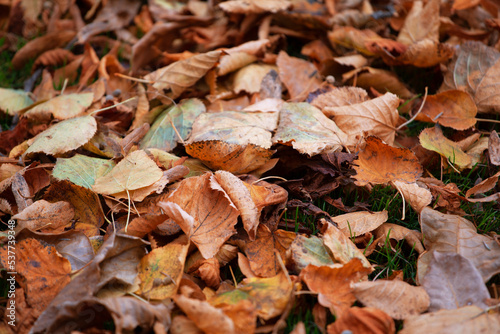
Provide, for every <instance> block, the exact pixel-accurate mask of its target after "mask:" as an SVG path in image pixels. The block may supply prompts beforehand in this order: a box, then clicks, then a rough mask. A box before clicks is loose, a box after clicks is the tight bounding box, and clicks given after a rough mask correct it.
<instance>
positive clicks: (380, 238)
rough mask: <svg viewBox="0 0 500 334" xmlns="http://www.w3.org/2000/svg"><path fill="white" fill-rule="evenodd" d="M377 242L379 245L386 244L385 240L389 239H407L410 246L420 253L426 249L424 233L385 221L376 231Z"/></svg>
mask: <svg viewBox="0 0 500 334" xmlns="http://www.w3.org/2000/svg"><path fill="white" fill-rule="evenodd" d="M374 235H375V240H376V241H374V243H375V242H377V243H378V245H379V246H381V247H382V246H384V244H385V242H386V241H387V240H388V239H389V240H391V239H392V240H397V241H400V240H403V239H404V240H405V241H406V243H407V244H408V246H410V247H411V248H414V249H415V250H416V251H417V253H418V254H422V253H423V252H424V251H425V249H424V246H423V245H422V241H421V240H422V234H421V233H420V232H419V231H416V230H410V229H408V228H406V227H404V226H401V225H397V224H391V223H384V224H382V225H381V226H380V227H379V228H377V229H376V230H375V232H374Z"/></svg>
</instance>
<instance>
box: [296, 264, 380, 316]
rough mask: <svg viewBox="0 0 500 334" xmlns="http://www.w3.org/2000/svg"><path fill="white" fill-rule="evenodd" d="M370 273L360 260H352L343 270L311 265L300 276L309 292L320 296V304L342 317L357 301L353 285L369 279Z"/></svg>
mask: <svg viewBox="0 0 500 334" xmlns="http://www.w3.org/2000/svg"><path fill="white" fill-rule="evenodd" d="M370 272H371V271H370V270H369V269H367V268H365V267H364V266H363V265H362V263H361V261H360V260H359V259H352V260H351V261H349V262H348V263H346V264H344V265H343V266H342V267H341V268H330V267H327V266H321V267H316V266H314V265H312V264H310V265H308V266H307V267H306V268H304V269H302V271H301V273H300V276H301V278H302V280H303V281H304V282H305V283H306V284H307V286H308V288H309V290H311V291H312V292H316V293H318V294H319V295H318V302H319V303H320V304H321V305H322V306H324V307H328V308H329V309H330V311H331V312H332V314H334V315H335V316H336V317H342V315H343V314H345V312H346V311H347V310H348V309H349V308H350V307H351V305H352V304H354V302H355V301H356V297H354V294H353V292H352V288H351V283H353V282H357V281H359V280H361V279H362V278H365V277H367V275H368V274H369V273H370Z"/></svg>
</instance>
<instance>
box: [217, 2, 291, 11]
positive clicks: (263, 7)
mask: <svg viewBox="0 0 500 334" xmlns="http://www.w3.org/2000/svg"><path fill="white" fill-rule="evenodd" d="M289 6H290V2H289V1H286V0H265V1H262V0H245V1H238V0H229V1H225V2H224V3H221V4H219V7H220V8H222V10H224V11H226V12H230V13H234V14H261V13H266V12H271V13H276V12H279V11H283V10H285V9H287V8H288V7H289Z"/></svg>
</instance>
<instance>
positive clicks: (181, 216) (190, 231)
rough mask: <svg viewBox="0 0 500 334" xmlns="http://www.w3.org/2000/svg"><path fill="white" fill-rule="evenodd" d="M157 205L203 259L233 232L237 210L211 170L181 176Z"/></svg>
mask: <svg viewBox="0 0 500 334" xmlns="http://www.w3.org/2000/svg"><path fill="white" fill-rule="evenodd" d="M158 205H159V206H160V207H161V208H162V209H163V210H164V211H165V212H166V213H167V214H168V215H169V216H170V218H172V219H173V220H175V222H176V223H177V224H179V225H180V226H181V228H182V230H183V231H184V233H186V235H187V236H188V237H189V239H190V240H191V241H192V242H193V243H194V244H195V245H196V246H197V247H198V249H199V250H200V252H201V254H202V255H203V257H204V258H205V259H209V258H212V257H214V256H215V254H217V252H218V251H219V249H220V247H221V246H222V245H223V244H224V242H225V241H226V240H227V239H229V237H230V236H231V235H233V234H234V233H236V231H235V229H234V225H236V223H237V217H238V210H237V209H236V207H235V206H234V204H233V203H232V202H231V200H230V199H229V196H228V195H227V193H226V192H225V191H224V190H223V189H222V187H221V186H220V185H219V184H218V183H217V181H216V180H215V178H214V177H213V175H212V173H205V174H203V175H202V176H197V177H191V178H188V179H185V180H183V181H182V182H181V183H180V184H179V186H178V187H177V189H176V190H175V191H174V192H173V193H172V194H171V195H170V196H169V197H168V202H160V203H158Z"/></svg>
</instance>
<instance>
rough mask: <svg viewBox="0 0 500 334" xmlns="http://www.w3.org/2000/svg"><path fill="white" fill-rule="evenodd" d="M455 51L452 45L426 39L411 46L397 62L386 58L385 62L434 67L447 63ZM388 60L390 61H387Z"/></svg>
mask: <svg viewBox="0 0 500 334" xmlns="http://www.w3.org/2000/svg"><path fill="white" fill-rule="evenodd" d="M454 50H455V49H454V48H453V46H452V45H451V44H446V43H438V41H437V40H432V39H429V38H426V39H423V40H421V41H418V42H416V43H413V44H411V45H409V46H408V48H407V49H406V51H405V52H404V53H403V54H402V55H400V56H399V57H397V58H396V59H395V60H392V59H391V58H390V57H385V58H384V61H385V62H386V63H388V64H391V63H394V65H399V64H401V63H402V64H406V65H413V66H415V67H424V68H425V67H432V66H436V65H437V64H441V63H445V62H446V61H447V60H448V59H450V58H451V57H453V54H454ZM387 58H389V61H387V60H386V59H387Z"/></svg>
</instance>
